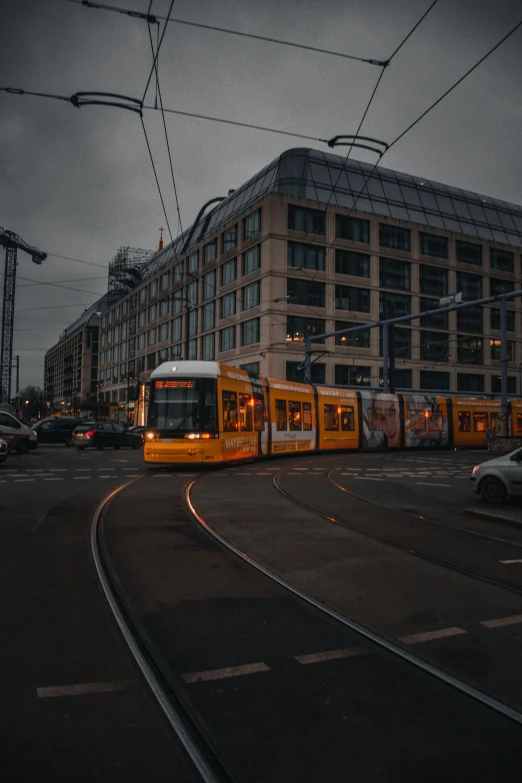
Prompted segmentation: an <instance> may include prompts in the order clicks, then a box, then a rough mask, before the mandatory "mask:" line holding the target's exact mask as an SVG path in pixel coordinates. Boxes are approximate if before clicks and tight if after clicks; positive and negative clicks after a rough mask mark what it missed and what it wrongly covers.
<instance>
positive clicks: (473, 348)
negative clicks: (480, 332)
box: [457, 335, 482, 364]
mask: <svg viewBox="0 0 522 783" xmlns="http://www.w3.org/2000/svg"><path fill="white" fill-rule="evenodd" d="M457 361H458V362H460V363H464V362H465V363H466V364H482V340H481V339H479V338H477V337H464V336H462V335H459V336H458V337H457Z"/></svg>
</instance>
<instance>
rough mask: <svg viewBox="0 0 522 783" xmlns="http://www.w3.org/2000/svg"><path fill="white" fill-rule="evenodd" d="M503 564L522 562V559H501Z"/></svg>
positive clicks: (500, 561)
mask: <svg viewBox="0 0 522 783" xmlns="http://www.w3.org/2000/svg"><path fill="white" fill-rule="evenodd" d="M498 562H499V563H502V565H511V563H522V560H499V561H498Z"/></svg>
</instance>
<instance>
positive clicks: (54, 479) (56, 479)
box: [44, 478, 65, 481]
mask: <svg viewBox="0 0 522 783" xmlns="http://www.w3.org/2000/svg"><path fill="white" fill-rule="evenodd" d="M44 481H65V479H63V478H44Z"/></svg>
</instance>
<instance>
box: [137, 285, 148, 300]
mask: <svg viewBox="0 0 522 783" xmlns="http://www.w3.org/2000/svg"><path fill="white" fill-rule="evenodd" d="M138 300H139V303H140V304H145V302H146V301H147V288H146V287H144V288H140V290H139V293H138Z"/></svg>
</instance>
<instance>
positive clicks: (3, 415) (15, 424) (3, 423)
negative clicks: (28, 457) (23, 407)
mask: <svg viewBox="0 0 522 783" xmlns="http://www.w3.org/2000/svg"><path fill="white" fill-rule="evenodd" d="M0 438H2V439H3V440H6V441H7V445H8V450H9V451H17V452H18V454H27V452H28V451H29V449H36V448H38V438H37V437H36V432H35V431H34V430H33V429H32V428H31V427H26V425H25V424H22V422H21V421H19V420H18V419H17V418H16V417H15V416H13V415H12V414H11V413H7V412H6V411H0Z"/></svg>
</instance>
